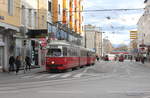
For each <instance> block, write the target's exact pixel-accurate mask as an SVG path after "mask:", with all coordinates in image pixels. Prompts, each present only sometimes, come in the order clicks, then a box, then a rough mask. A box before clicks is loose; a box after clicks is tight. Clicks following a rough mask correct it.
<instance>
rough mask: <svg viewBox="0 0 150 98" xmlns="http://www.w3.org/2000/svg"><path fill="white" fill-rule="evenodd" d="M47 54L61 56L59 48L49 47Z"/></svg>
mask: <svg viewBox="0 0 150 98" xmlns="http://www.w3.org/2000/svg"><path fill="white" fill-rule="evenodd" d="M47 55H48V56H61V49H49V50H48V53H47Z"/></svg>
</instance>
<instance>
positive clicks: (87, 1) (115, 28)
mask: <svg viewBox="0 0 150 98" xmlns="http://www.w3.org/2000/svg"><path fill="white" fill-rule="evenodd" d="M144 6H145V5H144V0H84V10H95V9H96V10H102V9H132V8H133V9H134V8H144ZM142 13H143V10H136V11H109V12H106V11H104V12H85V13H84V17H85V20H84V21H85V24H92V25H95V26H98V27H101V29H102V30H103V31H105V32H107V33H105V34H104V37H106V36H108V39H109V40H110V41H111V42H112V43H113V44H122V43H125V44H128V43H129V41H130V38H129V31H130V30H136V29H137V26H136V24H137V22H138V20H139V18H140V16H141V15H142ZM108 17H109V18H110V19H108Z"/></svg>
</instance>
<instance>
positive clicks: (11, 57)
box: [9, 56, 15, 72]
mask: <svg viewBox="0 0 150 98" xmlns="http://www.w3.org/2000/svg"><path fill="white" fill-rule="evenodd" d="M14 64H15V58H14V56H10V58H9V72H11V71H14Z"/></svg>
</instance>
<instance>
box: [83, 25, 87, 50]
mask: <svg viewBox="0 0 150 98" xmlns="http://www.w3.org/2000/svg"><path fill="white" fill-rule="evenodd" d="M84 29H85V30H84V31H85V32H84V37H85V38H84V39H85V48H87V45H86V40H87V38H86V37H87V36H86V33H87V32H86V26H85V27H84Z"/></svg>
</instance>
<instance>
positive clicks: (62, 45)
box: [46, 41, 95, 71]
mask: <svg viewBox="0 0 150 98" xmlns="http://www.w3.org/2000/svg"><path fill="white" fill-rule="evenodd" d="M47 50H48V51H47V56H46V70H47V71H51V70H60V71H64V70H67V69H73V68H79V67H83V66H85V65H94V63H95V52H93V51H91V50H89V49H86V48H83V47H80V46H77V45H73V44H69V43H66V42H63V41H53V42H51V43H50V44H49V46H48V47H47Z"/></svg>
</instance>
